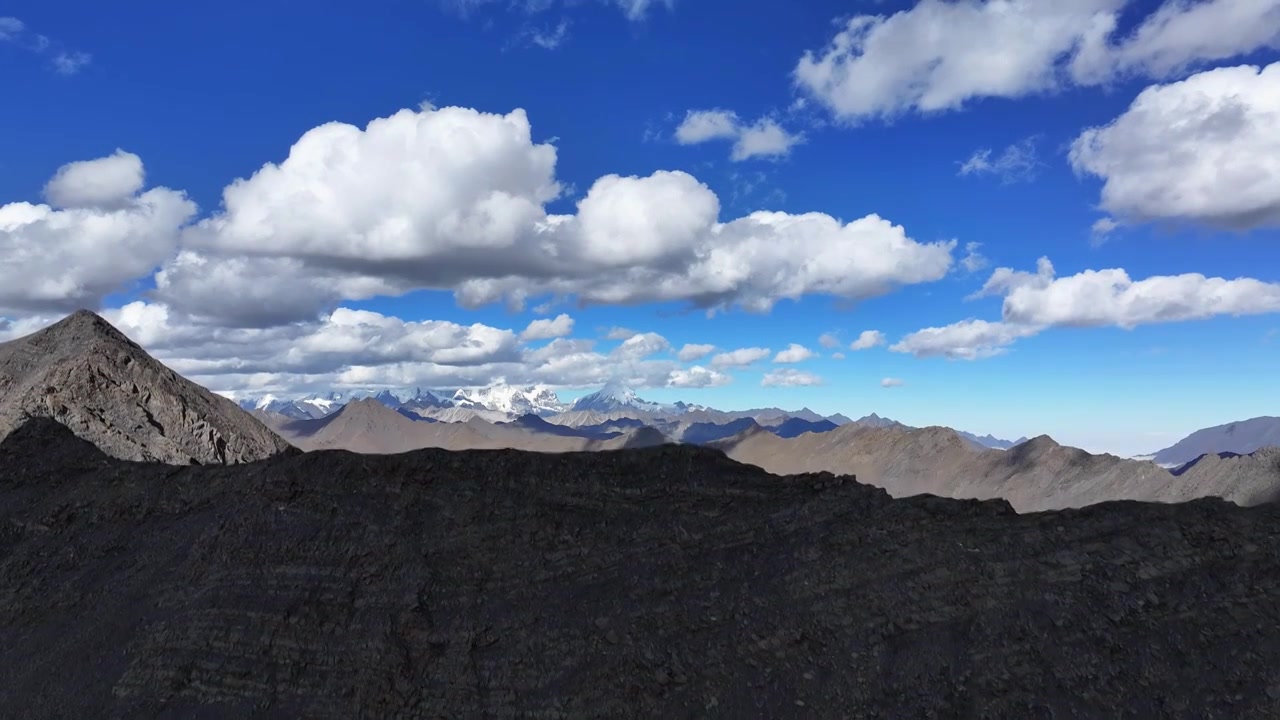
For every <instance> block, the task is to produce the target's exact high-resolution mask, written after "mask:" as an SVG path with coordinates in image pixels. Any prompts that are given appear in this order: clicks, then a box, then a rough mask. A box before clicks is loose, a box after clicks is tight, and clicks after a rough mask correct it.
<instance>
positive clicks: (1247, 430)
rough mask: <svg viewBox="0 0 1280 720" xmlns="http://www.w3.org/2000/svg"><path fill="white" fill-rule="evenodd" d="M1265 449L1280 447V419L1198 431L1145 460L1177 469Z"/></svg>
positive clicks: (1259, 418) (1243, 421)
mask: <svg viewBox="0 0 1280 720" xmlns="http://www.w3.org/2000/svg"><path fill="white" fill-rule="evenodd" d="M1264 447H1280V417H1269V416H1264V417H1256V418H1250V419H1249V420H1240V421H1238V422H1231V423H1226V424H1225V425H1215V426H1214V427H1209V428H1204V429H1203V430H1197V431H1195V432H1193V433H1191V434H1190V435H1188V436H1186V437H1185V438H1183V439H1181V440H1179V441H1178V442H1176V443H1174V444H1173V445H1170V446H1169V447H1167V448H1165V449H1163V450H1160V451H1159V452H1156V453H1154V454H1152V455H1150V456H1147V457H1149V458H1150V459H1151V461H1152V462H1155V463H1158V464H1160V465H1163V466H1165V467H1178V466H1180V465H1185V464H1186V463H1189V462H1192V461H1194V460H1196V459H1197V458H1199V457H1200V456H1202V455H1206V454H1215V455H1216V454H1222V453H1230V454H1234V455H1248V454H1249V453H1252V452H1255V451H1257V450H1260V449H1262V448H1264Z"/></svg>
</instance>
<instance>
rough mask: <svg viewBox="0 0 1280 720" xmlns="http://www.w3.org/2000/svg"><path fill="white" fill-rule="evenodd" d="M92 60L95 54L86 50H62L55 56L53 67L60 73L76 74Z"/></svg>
mask: <svg viewBox="0 0 1280 720" xmlns="http://www.w3.org/2000/svg"><path fill="white" fill-rule="evenodd" d="M92 61H93V56H92V55H90V54H89V53H86V52H78V51H75V50H72V51H68V52H60V53H58V54H57V55H54V56H53V69H54V70H55V71H56V72H57V73H58V74H59V75H75V74H76V73H78V72H80V71H81V70H83V69H84V67H85V66H86V65H88V64H89V63H90V62H92Z"/></svg>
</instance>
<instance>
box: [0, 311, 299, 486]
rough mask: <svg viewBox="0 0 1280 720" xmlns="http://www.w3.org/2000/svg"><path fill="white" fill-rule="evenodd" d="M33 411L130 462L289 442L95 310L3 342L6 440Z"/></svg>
mask: <svg viewBox="0 0 1280 720" xmlns="http://www.w3.org/2000/svg"><path fill="white" fill-rule="evenodd" d="M33 417H35V418H41V417H47V418H53V419H55V420H57V421H58V422H60V423H62V424H64V425H66V426H67V427H69V428H70V429H71V430H72V431H73V432H74V433H75V434H76V435H78V436H80V437H82V438H84V439H86V440H88V441H90V442H92V443H93V444H95V445H97V446H98V447H99V448H101V449H102V450H103V451H104V452H106V453H107V454H109V455H112V456H114V457H118V458H122V459H125V460H145V461H150V460H155V461H159V462H164V463H171V464H178V465H185V464H189V463H201V464H210V463H216V464H224V463H240V462H249V461H253V460H260V459H262V458H265V457H269V456H271V455H274V454H276V453H281V452H286V451H288V450H289V449H290V446H289V444H288V443H287V442H285V441H284V440H283V439H281V438H280V437H279V436H277V435H276V434H275V433H273V432H272V431H271V430H269V429H267V427H266V426H265V425H263V424H262V423H260V422H258V420H257V419H255V418H253V417H252V416H250V415H249V414H248V413H246V412H245V411H244V410H241V409H240V408H239V407H237V406H236V404H235V403H233V402H231V401H230V400H228V399H226V398H224V397H220V396H218V395H215V394H213V393H211V392H209V391H208V390H206V389H204V388H202V387H200V386H199V385H196V384H195V383H193V382H191V381H189V380H187V379H186V378H183V377H182V376H180V375H178V374H177V373H176V372H174V371H173V370H170V369H169V368H167V367H165V366H164V365H162V364H161V363H159V362H158V361H156V360H155V359H154V358H152V357H151V356H150V355H148V354H147V353H146V352H145V351H144V350H143V349H142V348H141V347H139V346H138V345H137V344H135V343H134V342H132V341H131V340H129V339H128V338H127V337H125V336H124V335H123V334H121V333H120V331H119V330H117V329H115V328H114V327H112V326H111V324H110V323H108V322H107V321H106V320H103V319H102V318H101V317H98V316H97V315H95V314H94V313H92V312H89V311H87V310H81V311H79V312H76V313H74V314H72V315H70V316H68V317H66V318H64V319H63V320H61V321H59V322H57V323H55V324H53V325H51V326H49V327H47V328H45V329H44V330H41V331H39V332H36V333H33V334H31V335H28V336H26V337H22V338H18V339H17V340H11V341H9V342H6V343H0V438H3V437H4V436H5V435H7V434H8V433H10V432H11V431H13V430H14V428H17V427H19V426H21V425H22V424H23V423H25V422H27V421H28V419H29V418H33Z"/></svg>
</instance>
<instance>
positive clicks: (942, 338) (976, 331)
mask: <svg viewBox="0 0 1280 720" xmlns="http://www.w3.org/2000/svg"><path fill="white" fill-rule="evenodd" d="M1040 330H1041V328H1037V327H1026V326H1020V325H1011V324H1008V323H1002V322H988V321H986V320H964V321H961V322H958V323H953V324H951V325H946V326H943V327H929V328H925V329H923V330H917V331H916V332H913V333H911V334H910V335H907V336H906V337H904V338H902V340H900V341H898V342H897V343H895V344H893V345H890V346H889V349H890V350H892V351H893V352H899V353H910V354H912V355H914V356H916V357H945V358H949V359H952V360H978V359H981V358H988V357H993V356H995V355H1000V354H1002V353H1003V352H1005V349H1006V348H1007V347H1008V346H1009V345H1012V344H1013V343H1014V342H1015V341H1016V340H1018V339H1019V338H1023V337H1029V336H1031V335H1035V334H1036V333H1038V332H1040Z"/></svg>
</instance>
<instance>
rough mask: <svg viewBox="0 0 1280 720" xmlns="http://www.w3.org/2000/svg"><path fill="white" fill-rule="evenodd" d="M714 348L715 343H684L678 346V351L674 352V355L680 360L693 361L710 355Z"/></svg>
mask: <svg viewBox="0 0 1280 720" xmlns="http://www.w3.org/2000/svg"><path fill="white" fill-rule="evenodd" d="M715 349H716V346H715V345H697V344H686V345H685V346H684V347H682V348H680V352H678V353H676V357H677V358H679V359H680V362H693V361H695V360H701V359H702V358H704V357H706V356H708V355H710V354H711V353H713V352H715Z"/></svg>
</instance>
